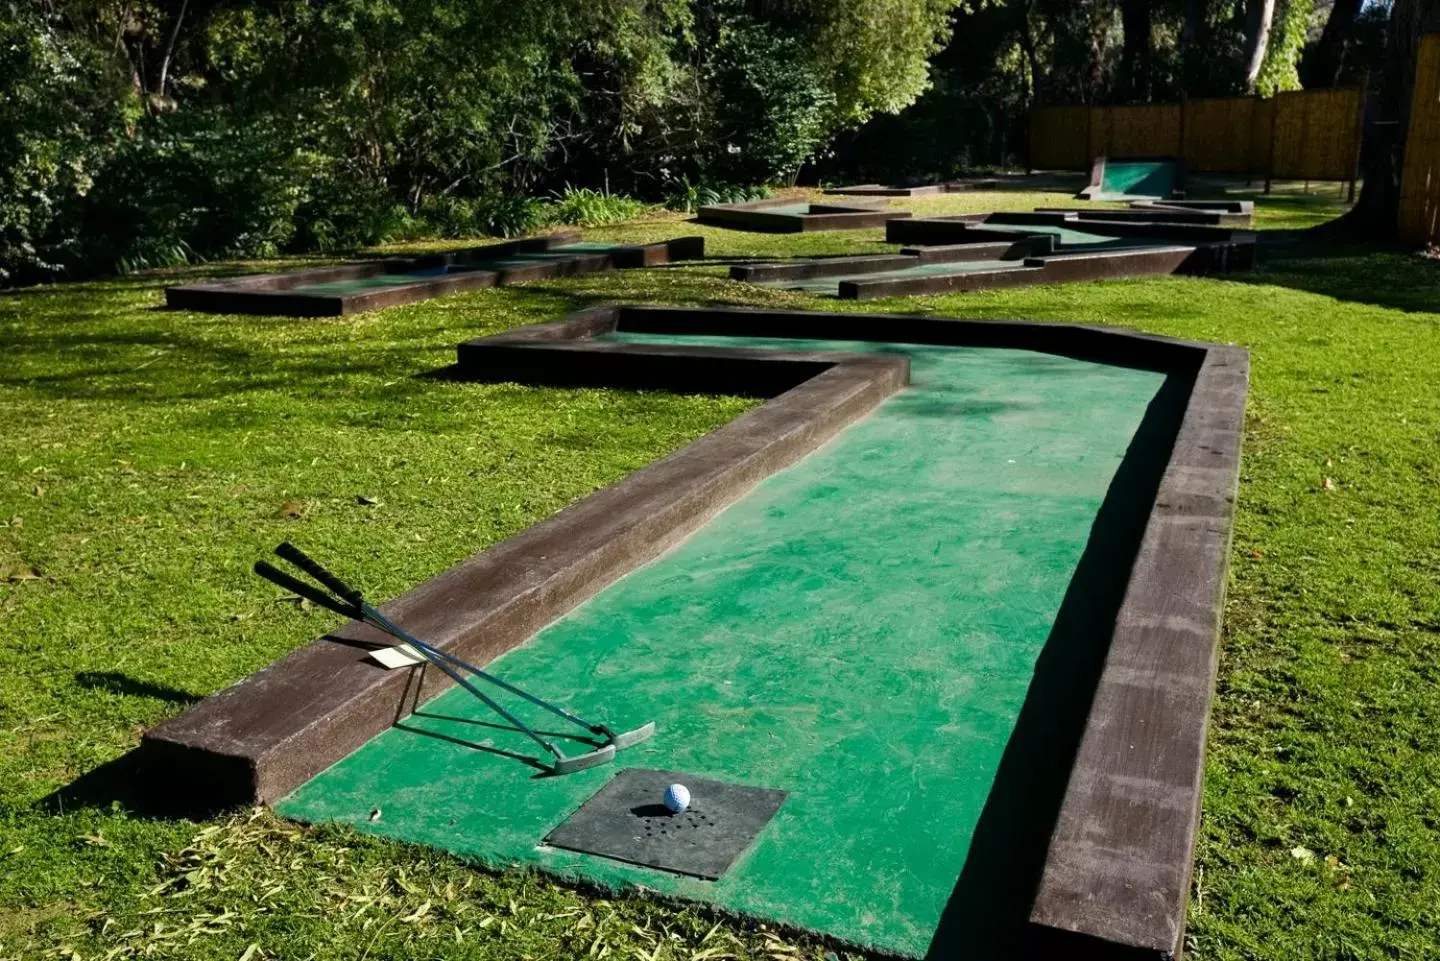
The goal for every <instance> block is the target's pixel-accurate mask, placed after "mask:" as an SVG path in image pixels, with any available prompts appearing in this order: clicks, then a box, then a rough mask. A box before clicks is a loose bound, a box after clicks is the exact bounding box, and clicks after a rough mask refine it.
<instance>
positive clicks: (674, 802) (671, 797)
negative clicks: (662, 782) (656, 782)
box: [665, 784, 690, 814]
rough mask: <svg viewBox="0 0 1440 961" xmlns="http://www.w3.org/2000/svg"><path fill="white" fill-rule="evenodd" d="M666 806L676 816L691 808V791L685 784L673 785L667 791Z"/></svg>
mask: <svg viewBox="0 0 1440 961" xmlns="http://www.w3.org/2000/svg"><path fill="white" fill-rule="evenodd" d="M665 806H666V807H667V808H669V809H670V810H671V811H673V812H674V813H676V814H679V813H680V812H682V811H684V810H685V809H686V808H688V807H689V806H690V789H689V788H688V787H686V786H685V785H683V784H672V785H670V786H669V787H667V788H666V789H665Z"/></svg>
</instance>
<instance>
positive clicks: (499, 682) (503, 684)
mask: <svg viewBox="0 0 1440 961" xmlns="http://www.w3.org/2000/svg"><path fill="white" fill-rule="evenodd" d="M360 610H361V613H362V614H363V615H364V617H365V620H366V621H368V622H369V623H370V624H372V625H373V626H375V627H378V628H380V630H382V631H384V632H385V633H387V634H390V635H392V636H393V637H397V638H399V639H400V640H402V641H404V642H405V643H407V644H410V645H412V646H414V647H415V648H417V649H419V650H421V651H423V652H426V653H429V654H431V655H433V656H435V657H440V658H443V659H445V660H446V661H449V662H450V663H451V664H453V665H455V666H456V667H459V668H461V669H463V670H466V671H469V672H470V673H471V674H474V675H475V676H476V677H478V678H480V679H481V680H485V681H489V682H490V683H491V684H494V685H495V686H496V687H500V688H503V689H505V690H507V691H509V692H510V693H511V694H514V695H515V696H516V697H523V698H524V699H525V700H527V701H529V702H530V703H531V704H534V705H536V706H537V707H543V708H545V710H547V711H550V712H551V713H553V714H556V715H558V716H560V717H563V718H564V719H565V720H567V721H569V722H570V723H572V724H576V725H579V726H580V727H583V728H584V729H585V730H587V731H590V732H591V733H599V732H601V730H602V727H603V726H602V725H596V724H590V723H589V722H587V721H586V720H585V719H584V718H581V717H576V716H575V715H574V714H571V713H570V712H569V711H567V710H565V709H564V708H563V707H560V706H559V705H557V704H551V703H550V702H549V701H547V700H545V699H544V698H543V697H540V696H538V695H535V694H531V693H530V692H529V691H527V690H525V689H524V688H521V687H516V686H515V685H514V684H511V683H510V682H509V681H506V680H504V679H503V678H499V677H496V676H495V675H494V674H491V673H490V672H489V671H482V670H481V669H480V668H478V667H476V666H475V665H473V664H468V663H466V662H465V661H462V660H460V658H458V657H456V656H455V655H454V654H449V653H447V652H445V651H442V650H440V649H439V648H437V647H432V646H431V645H429V644H427V643H425V642H424V641H422V640H420V639H418V638H416V637H414V636H413V635H411V634H409V633H408V632H406V631H404V630H402V629H401V628H400V627H399V626H398V625H397V624H395V622H393V621H391V620H390V619H389V618H388V617H386V616H385V615H384V614H381V613H380V612H379V611H377V610H376V609H375V608H373V607H371V606H370V605H369V604H366V603H365V602H364V601H361V603H360Z"/></svg>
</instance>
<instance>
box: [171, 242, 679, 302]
mask: <svg viewBox="0 0 1440 961" xmlns="http://www.w3.org/2000/svg"><path fill="white" fill-rule="evenodd" d="M579 236H580V235H579V234H577V233H575V232H573V231H572V232H568V233H557V234H551V235H548V236H541V237H532V238H527V239H524V240H515V241H506V242H504V243H499V244H489V245H487V246H484V247H474V248H471V249H469V250H460V251H455V252H453V253H448V254H437V255H431V256H425V257H410V258H398V259H390V260H375V261H362V262H359V263H354V264H346V265H343V266H340V267H319V268H314V269H309V270H294V271H288V272H285V273H279V274H253V275H245V276H241V277H236V278H232V279H228V280H220V281H216V282H214V283H206V284H186V285H181V286H177V287H170V288H167V289H166V291H165V300H166V304H167V305H168V306H170V307H175V308H182V309H187V310H204V311H214V312H219V313H248V314H276V315H288V316H297V317H327V316H340V315H344V314H353V313H360V312H362V311H368V310H378V309H380V308H382V307H393V306H396V305H397V304H408V303H414V302H416V301H421V300H428V299H429V298H431V297H442V296H445V295H447V294H453V293H458V292H460V291H465V290H479V289H483V288H486V287H498V286H505V285H508V284H515V283H526V282H530V281H536V280H548V279H551V278H555V277H570V276H575V275H578V274H588V273H594V272H597V271H602V270H611V269H617V268H628V267H649V266H655V265H657V264H663V263H669V262H671V261H674V260H686V259H693V258H698V257H703V256H704V255H705V241H704V239H703V238H700V237H677V238H674V239H672V240H668V241H662V242H660V243H652V244H639V245H624V244H605V243H595V242H590V241H581V240H579Z"/></svg>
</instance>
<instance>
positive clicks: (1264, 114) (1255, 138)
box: [1248, 100, 1275, 173]
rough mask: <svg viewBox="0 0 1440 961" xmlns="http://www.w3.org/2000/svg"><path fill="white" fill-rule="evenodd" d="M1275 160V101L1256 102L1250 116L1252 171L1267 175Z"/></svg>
mask: <svg viewBox="0 0 1440 961" xmlns="http://www.w3.org/2000/svg"><path fill="white" fill-rule="evenodd" d="M1274 160H1275V101H1274V100H1256V101H1255V110H1254V112H1253V113H1252V114H1251V115H1250V164H1251V166H1250V171H1248V172H1253V173H1265V172H1266V171H1268V170H1269V169H1270V168H1271V165H1272V163H1273V162H1274Z"/></svg>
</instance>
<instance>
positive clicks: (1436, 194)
mask: <svg viewBox="0 0 1440 961" xmlns="http://www.w3.org/2000/svg"><path fill="white" fill-rule="evenodd" d="M1400 236H1401V237H1403V238H1404V239H1405V240H1407V241H1409V242H1410V243H1413V244H1415V245H1417V246H1419V245H1421V244H1440V33H1430V34H1426V35H1425V36H1424V37H1422V38H1421V40H1420V56H1419V58H1418V60H1417V62H1416V65H1415V94H1414V98H1413V100H1412V101H1411V105H1410V127H1409V131H1408V133H1407V134H1406V136H1405V166H1404V172H1403V174H1402V175H1401V179H1400Z"/></svg>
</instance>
